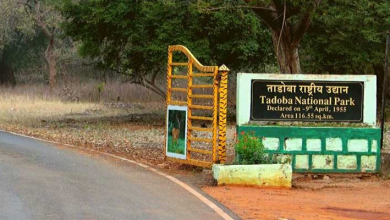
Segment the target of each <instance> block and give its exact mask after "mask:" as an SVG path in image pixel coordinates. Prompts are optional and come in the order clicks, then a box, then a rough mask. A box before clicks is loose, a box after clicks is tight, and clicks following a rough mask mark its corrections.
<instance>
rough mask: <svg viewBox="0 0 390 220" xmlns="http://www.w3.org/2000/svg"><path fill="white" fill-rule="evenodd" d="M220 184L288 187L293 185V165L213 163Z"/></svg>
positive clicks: (214, 174) (214, 172)
mask: <svg viewBox="0 0 390 220" xmlns="http://www.w3.org/2000/svg"><path fill="white" fill-rule="evenodd" d="M213 176H214V179H215V180H216V181H217V182H218V185H240V186H243V185H246V186H259V187H286V188H291V185H292V167H291V165H288V164H261V165H221V164H214V165H213Z"/></svg>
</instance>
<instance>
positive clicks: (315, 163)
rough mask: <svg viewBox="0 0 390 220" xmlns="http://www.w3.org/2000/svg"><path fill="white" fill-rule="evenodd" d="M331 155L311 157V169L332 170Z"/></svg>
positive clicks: (332, 161) (332, 158) (332, 159)
mask: <svg viewBox="0 0 390 220" xmlns="http://www.w3.org/2000/svg"><path fill="white" fill-rule="evenodd" d="M333 164H334V156H333V155H313V156H312V169H329V170H330V169H333Z"/></svg>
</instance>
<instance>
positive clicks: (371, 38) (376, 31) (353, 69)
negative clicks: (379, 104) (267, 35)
mask: <svg viewBox="0 0 390 220" xmlns="http://www.w3.org/2000/svg"><path fill="white" fill-rule="evenodd" d="M389 28H390V2H389V1H387V0H377V1H369V0H354V1H352V0H328V2H327V4H324V6H323V7H321V8H320V9H319V10H318V13H317V14H316V15H315V16H314V17H313V23H312V26H311V27H310V28H309V30H308V32H307V35H306V36H305V38H304V40H303V43H302V52H303V53H304V54H305V56H304V58H303V65H304V68H305V69H306V70H307V72H309V73H330V74H372V73H373V72H383V65H382V63H383V58H384V51H385V43H386V42H385V41H386V31H387V30H389Z"/></svg>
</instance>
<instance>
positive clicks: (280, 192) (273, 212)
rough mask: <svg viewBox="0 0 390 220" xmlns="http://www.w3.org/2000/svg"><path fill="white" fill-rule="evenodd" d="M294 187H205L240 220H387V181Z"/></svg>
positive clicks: (389, 201)
mask: <svg viewBox="0 0 390 220" xmlns="http://www.w3.org/2000/svg"><path fill="white" fill-rule="evenodd" d="M294 185H295V186H294V188H293V189H291V190H289V189H263V188H253V187H239V186H219V187H206V188H203V190H204V191H206V192H207V193H209V194H210V195H211V196H212V197H214V198H216V199H217V200H218V201H220V202H222V203H223V204H224V205H226V206H227V207H228V208H230V209H231V210H232V211H233V212H235V213H236V214H237V215H239V216H240V217H242V218H243V219H262V220H263V219H264V220H279V219H283V220H285V219H288V220H293V219H294V220H312V219H313V220H322V219H327V220H336V219H337V220H351V219H362V220H390V180H386V181H384V180H378V179H369V180H360V179H349V180H341V181H335V180H333V179H331V180H329V179H327V180H312V181H298V182H297V183H295V184H294Z"/></svg>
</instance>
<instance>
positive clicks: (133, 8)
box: [63, 0, 273, 96]
mask: <svg viewBox="0 0 390 220" xmlns="http://www.w3.org/2000/svg"><path fill="white" fill-rule="evenodd" d="M217 2H220V1H215V2H212V3H213V4H217ZM197 3H198V1H195V0H194V1H174V0H171V1H162V0H159V1H139V0H117V1H108V0H107V1H105V0H100V1H78V2H73V1H70V0H68V1H65V4H64V7H63V15H64V16H65V17H66V19H67V21H66V23H65V24H64V28H65V31H66V33H67V34H69V35H70V36H72V37H73V38H74V39H76V40H79V41H81V42H82V46H81V49H80V52H81V54H83V55H84V56H88V57H91V58H94V59H95V60H96V61H97V62H98V64H99V66H101V67H103V68H107V69H110V70H112V71H115V72H119V73H122V74H126V75H128V76H129V77H130V79H131V82H133V83H137V84H140V85H143V86H145V87H147V88H150V89H152V90H153V91H155V92H157V93H158V94H160V95H162V96H164V92H163V90H161V89H160V88H159V87H158V86H157V85H156V83H155V79H156V77H157V76H158V74H160V73H164V72H165V68H166V62H167V48H168V46H169V45H175V44H182V45H186V46H187V47H188V48H189V49H190V50H191V51H192V52H193V53H194V54H195V55H196V56H197V58H199V60H200V61H201V62H203V63H205V64H207V65H211V64H213V65H218V64H222V63H225V64H226V65H228V66H229V67H233V68H237V69H251V68H254V69H258V68H259V67H261V66H263V65H265V64H267V63H271V62H272V61H273V55H272V49H271V48H272V47H271V45H272V43H271V39H270V34H269V32H268V31H266V28H264V27H263V26H262V25H261V24H260V23H259V22H258V19H257V17H256V15H255V14H253V13H252V12H251V11H250V10H245V9H240V10H237V9H235V8H230V9H224V10H217V11H207V10H203V8H202V7H198V4H197ZM241 4H244V3H243V2H242V3H241Z"/></svg>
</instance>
